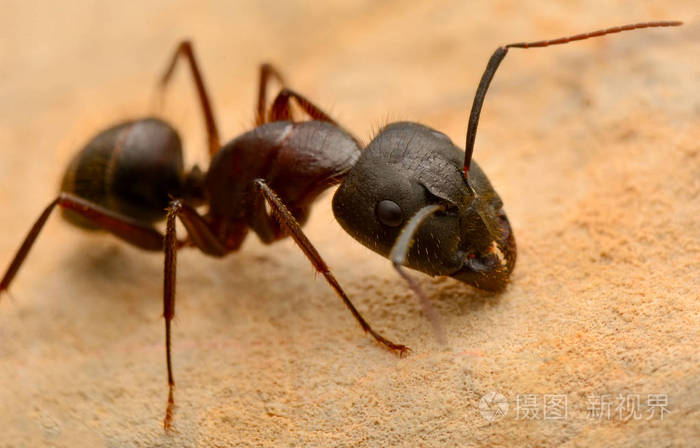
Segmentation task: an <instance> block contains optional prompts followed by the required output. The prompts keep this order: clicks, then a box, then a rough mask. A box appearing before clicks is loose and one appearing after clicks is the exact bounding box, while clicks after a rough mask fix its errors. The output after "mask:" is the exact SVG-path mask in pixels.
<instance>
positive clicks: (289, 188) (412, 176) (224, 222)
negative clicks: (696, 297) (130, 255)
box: [0, 21, 682, 429]
mask: <svg viewBox="0 0 700 448" xmlns="http://www.w3.org/2000/svg"><path fill="white" fill-rule="evenodd" d="M681 24H682V23H681V22H675V21H674V22H671V21H660V22H648V23H638V24H633V25H625V26H621V27H615V28H609V29H605V30H600V31H594V32H591V33H585V34H579V35H575V36H570V37H565V38H560V39H555V40H548V41H538V42H530V43H516V44H509V45H505V46H503V47H499V48H498V49H497V50H496V51H495V52H494V54H493V55H492V56H491V58H490V60H489V62H488V65H487V67H486V70H485V72H484V74H483V75H482V78H481V81H480V83H479V86H478V88H477V91H476V95H475V98H474V103H473V105H472V109H471V113H470V116H469V122H468V127H467V141H466V151H465V153H462V150H461V149H460V148H458V147H457V146H456V145H454V143H452V141H451V140H450V139H449V138H448V137H447V136H446V135H445V134H443V133H441V132H439V131H436V130H433V129H430V128H428V127H425V126H422V125H420V124H417V123H409V122H399V123H393V124H389V125H387V126H385V127H384V128H383V129H381V130H380V132H379V133H378V134H377V135H376V136H375V137H374V139H373V140H372V141H371V142H370V144H369V145H368V146H367V147H366V148H365V149H364V150H362V149H361V146H360V144H359V141H358V140H357V139H356V138H355V137H353V136H352V135H351V134H350V133H348V132H347V131H345V130H344V129H342V128H341V127H340V126H339V125H338V124H337V123H336V122H335V121H334V120H333V119H332V118H330V117H329V116H328V115H327V114H326V113H325V112H323V111H322V110H321V109H320V108H319V107H317V106H316V105H314V104H313V103H312V102H311V101H309V100H308V99H307V98H305V97H304V96H303V95H301V94H299V93H297V92H295V91H293V90H291V89H289V88H286V87H284V86H285V84H284V82H283V80H282V77H281V76H280V74H279V72H278V71H277V70H275V69H274V68H273V67H272V66H270V65H267V64H264V65H262V66H261V69H260V83H259V91H258V101H257V108H256V125H257V127H256V128H255V129H253V130H251V131H248V132H246V133H244V134H243V135H241V136H239V137H237V138H235V139H234V140H232V141H230V142H229V143H227V144H226V145H224V146H220V145H219V134H218V130H217V126H216V121H215V119H214V114H213V112H212V108H211V105H210V101H209V97H208V94H207V90H206V88H205V86H204V82H203V80H202V76H201V72H200V70H199V67H198V64H197V61H196V58H195V56H194V52H193V50H192V46H191V44H190V43H189V42H187V41H185V42H182V43H181V44H180V45H179V46H178V49H177V50H176V52H175V54H174V56H173V58H172V60H171V62H170V64H169V66H168V68H167V70H166V72H165V74H164V76H163V77H162V78H161V82H160V87H161V88H164V87H165V86H166V85H167V83H168V81H169V80H170V79H171V75H172V74H173V71H174V69H175V67H176V65H177V62H178V61H179V60H180V58H181V57H184V58H185V59H186V60H187V61H188V63H189V67H190V70H191V73H192V76H193V79H194V83H195V87H196V89H197V93H198V98H199V101H200V105H201V107H202V110H203V115H204V122H205V125H206V130H207V136H208V146H209V154H210V157H211V161H210V166H209V169H208V171H207V172H206V173H203V172H202V171H201V170H200V169H199V168H198V167H197V166H195V167H193V168H192V169H191V170H190V171H188V172H185V171H184V168H183V158H182V146H181V142H180V137H179V136H178V134H177V131H176V130H175V129H174V128H173V127H171V126H170V125H169V124H168V123H166V122H164V121H162V120H159V119H156V118H145V119H138V120H131V121H127V122H123V123H120V124H118V125H115V126H113V127H110V128H109V129H106V130H104V131H102V132H100V133H99V134H98V135H97V136H95V137H94V138H93V139H91V140H90V141H89V142H88V144H87V145H86V146H85V147H84V148H83V149H82V150H81V151H80V152H79V153H78V154H77V155H76V156H75V158H74V159H73V160H72V161H71V163H70V164H69V166H68V169H67V171H66V173H65V175H64V178H63V181H62V185H61V193H60V194H59V195H58V197H56V198H55V199H54V200H53V201H52V202H51V203H50V204H49V205H48V206H47V207H46V209H45V210H44V211H43V213H42V214H41V215H40V216H39V218H38V219H37V221H36V222H35V223H34V225H33V226H32V228H31V229H30V231H29V233H28V235H27V236H26V238H25V239H24V241H23V243H22V245H21V246H20V248H19V250H18V251H17V254H16V255H15V257H14V259H13V260H12V262H11V263H10V265H9V267H8V268H7V271H6V272H5V275H4V276H3V278H2V280H1V281H0V293H1V292H3V291H5V290H7V288H8V287H9V285H10V283H11V282H12V280H13V278H14V277H15V275H16V274H17V271H18V270H19V268H20V266H21V265H22V262H23V261H24V259H25V258H26V256H27V254H28V252H29V250H30V249H31V247H32V245H33V243H34V241H35V240H36V238H37V236H38V235H39V233H40V231H41V229H42V227H43V226H44V224H45V223H46V221H47V219H48V218H49V216H50V214H51V211H52V210H53V209H54V208H55V207H56V206H59V207H61V209H62V212H63V213H62V214H63V216H64V217H65V218H66V219H67V220H68V221H70V222H72V223H73V224H76V225H78V226H80V227H84V228H91V229H103V230H107V231H109V232H111V233H112V234H114V235H115V236H117V237H119V238H121V239H122V240H124V241H126V242H128V243H131V244H133V245H135V246H137V247H140V248H142V249H145V250H152V251H160V250H163V251H164V252H165V261H164V281H163V317H164V320H165V337H166V342H165V348H166V362H167V372H168V404H167V407H166V412H165V418H164V427H165V428H166V429H168V428H169V427H170V425H171V423H172V417H173V411H174V406H175V402H174V397H173V391H174V387H175V382H174V379H173V371H172V357H171V339H170V334H171V330H170V324H171V321H172V319H173V317H174V314H175V273H176V269H175V265H176V255H177V250H178V249H180V248H182V247H186V246H195V247H197V248H199V249H200V250H201V251H202V252H204V253H205V254H208V255H211V256H217V257H221V256H224V255H226V254H228V253H230V252H235V251H237V250H238V249H239V247H240V246H241V244H242V243H243V240H244V239H245V237H246V235H247V233H248V231H249V230H250V229H252V230H253V231H255V233H256V234H257V235H258V237H259V238H260V239H261V240H262V241H263V242H264V243H272V242H274V241H277V240H279V239H282V238H284V237H286V236H291V237H292V239H293V240H294V241H295V242H296V244H297V245H298V246H299V247H300V248H301V250H302V251H303V252H304V254H305V255H306V256H307V258H308V259H309V260H310V261H311V263H312V264H313V266H314V268H315V269H316V270H317V271H318V272H320V273H321V274H323V276H324V277H325V278H326V280H327V281H328V283H329V284H330V285H331V287H332V288H333V289H334V290H335V291H336V293H337V294H338V295H339V296H340V298H341V299H342V300H343V302H344V303H345V305H346V306H347V307H348V308H349V310H350V312H351V313H352V314H353V316H354V317H355V318H356V319H357V321H358V322H359V323H360V325H361V327H362V328H363V330H364V331H365V332H369V333H370V334H371V335H372V336H373V337H374V339H375V340H376V341H377V342H379V343H380V344H382V345H383V346H385V347H386V348H388V349H389V350H391V351H393V352H396V353H399V354H403V353H405V352H406V351H407V350H408V348H407V347H406V346H404V345H401V344H395V343H393V342H391V341H390V340H388V339H386V338H385V337H383V336H382V335H381V334H379V333H377V332H376V331H374V330H373V329H372V328H371V326H370V325H369V324H368V323H367V321H366V320H365V319H364V318H363V317H362V315H361V314H360V313H359V312H358V311H357V309H356V308H355V307H354V305H353V304H352V302H351V301H350V299H349V298H348V296H347V295H346V294H345V292H344V291H343V289H342V288H341V286H340V284H339V283H338V281H337V280H336V279H335V276H334V275H333V274H332V273H331V271H330V269H329V268H328V266H327V265H326V263H325V262H324V261H323V259H322V258H321V256H320V255H319V253H318V252H317V251H316V249H315V248H314V246H313V245H312V244H311V242H310V241H309V240H308V238H307V237H306V236H305V235H304V233H303V231H302V228H301V227H302V225H303V224H304V223H305V222H306V220H307V218H308V216H309V212H310V208H311V205H312V203H313V202H314V200H315V199H316V198H317V197H318V195H319V194H320V193H321V192H323V191H324V190H326V189H327V188H329V187H331V186H333V185H337V184H341V185H340V187H339V188H338V190H337V191H336V193H335V195H334V197H333V212H334V214H335V216H336V219H337V220H338V222H339V223H340V224H341V226H342V227H343V228H344V229H345V230H346V231H347V232H348V233H349V234H350V235H352V236H353V237H354V238H356V239H357V240H358V241H360V242H361V243H362V244H364V245H365V246H367V247H369V248H370V249H372V250H374V251H376V252H378V253H379V254H381V255H383V256H385V257H388V258H389V259H390V260H391V261H392V264H393V266H394V267H395V268H396V269H397V271H398V272H399V274H400V275H401V276H402V277H403V278H404V279H405V280H406V281H407V283H408V284H409V286H410V288H411V289H412V290H413V291H414V292H415V293H416V295H417V296H418V297H419V298H420V299H421V302H422V303H423V306H424V308H425V311H426V313H427V314H428V317H429V318H430V319H431V321H432V322H433V325H434V326H435V329H436V332H437V335H438V337H439V339H444V336H442V331H441V329H440V328H439V326H438V325H437V320H436V319H435V318H434V316H433V315H432V310H431V308H430V307H429V304H428V301H427V298H426V296H425V294H424V293H423V292H422V291H421V289H420V287H419V286H418V284H417V283H416V282H415V281H414V280H413V279H412V277H411V276H410V275H409V274H408V273H407V272H406V271H405V270H404V269H403V267H404V266H405V267H409V268H412V269H416V270H419V271H422V272H424V273H427V274H430V275H444V276H450V277H453V278H455V279H457V280H460V281H462V282H464V283H467V284H470V285H472V286H475V287H477V288H480V289H484V290H492V291H498V290H502V289H503V288H504V287H505V286H506V284H507V282H508V279H509V277H510V274H511V272H512V271H513V268H514V266H515V259H516V252H517V249H516V245H515V239H514V237H513V233H512V230H511V227H510V223H509V222H508V218H507V216H506V214H505V212H504V211H503V203H502V201H501V199H500V197H499V196H498V194H497V193H496V191H495V190H494V189H493V187H492V186H491V184H490V182H489V180H488V178H487V177H486V175H485V174H484V172H483V171H482V170H481V168H480V167H479V166H478V165H477V163H476V162H472V160H471V157H472V152H473V149H474V142H475V137H476V130H477V126H478V122H479V115H480V112H481V106H482V104H483V101H484V98H485V95H486V91H487V90H488V87H489V84H490V82H491V80H492V78H493V76H494V74H495V72H496V70H497V68H498V66H499V64H500V62H501V61H502V60H503V58H504V57H505V55H506V54H507V52H508V49H509V48H530V47H546V46H549V45H556V44H564V43H567V42H571V41H575V40H582V39H588V38H591V37H597V36H603V35H605V34H610V33H616V32H620V31H626V30H632V29H639V28H648V27H662V26H678V25H681ZM271 78H274V79H276V80H277V81H278V82H279V83H280V84H282V86H283V88H282V90H281V91H280V93H279V94H278V95H277V97H276V98H275V100H274V101H273V103H272V105H271V106H270V107H269V110H267V111H266V110H265V109H266V105H267V102H266V95H267V94H266V92H267V84H268V82H269V80H270V79H271ZM292 100H294V101H295V102H296V103H297V105H298V106H299V107H300V108H301V109H302V110H303V111H304V112H306V113H307V114H308V115H309V116H310V117H311V120H310V121H304V122H296V121H294V120H293V117H292V109H291V101H292ZM266 204H267V206H268V207H269V208H270V210H271V213H270V212H268V211H267V209H266ZM199 205H207V206H208V210H207V212H206V213H205V214H203V215H202V214H200V213H199V212H198V211H197V210H196V208H195V207H197V206H199ZM163 218H165V219H166V231H165V235H163V234H162V233H161V232H160V231H158V230H156V228H155V227H154V226H153V225H154V223H156V222H157V221H160V220H162V219H163ZM176 219H179V220H180V221H181V222H182V224H183V225H184V227H185V229H186V230H187V238H186V239H185V240H178V239H177V238H176V234H175V221H176Z"/></svg>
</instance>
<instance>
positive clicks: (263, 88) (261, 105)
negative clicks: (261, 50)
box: [255, 63, 284, 126]
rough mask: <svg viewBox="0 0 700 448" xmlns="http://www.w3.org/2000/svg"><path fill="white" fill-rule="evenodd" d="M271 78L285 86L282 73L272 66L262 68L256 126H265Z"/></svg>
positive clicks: (265, 65)
mask: <svg viewBox="0 0 700 448" xmlns="http://www.w3.org/2000/svg"><path fill="white" fill-rule="evenodd" d="M270 78H274V79H275V80H276V81H277V82H278V83H279V84H280V85H282V86H284V79H283V78H282V75H280V72H279V71H278V70H277V69H276V68H275V67H274V66H272V65H271V64H267V63H266V64H262V65H261V66H260V82H259V83H258V105H257V108H256V109H255V125H256V126H260V125H263V124H265V108H266V107H267V84H268V83H269V82H270Z"/></svg>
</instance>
